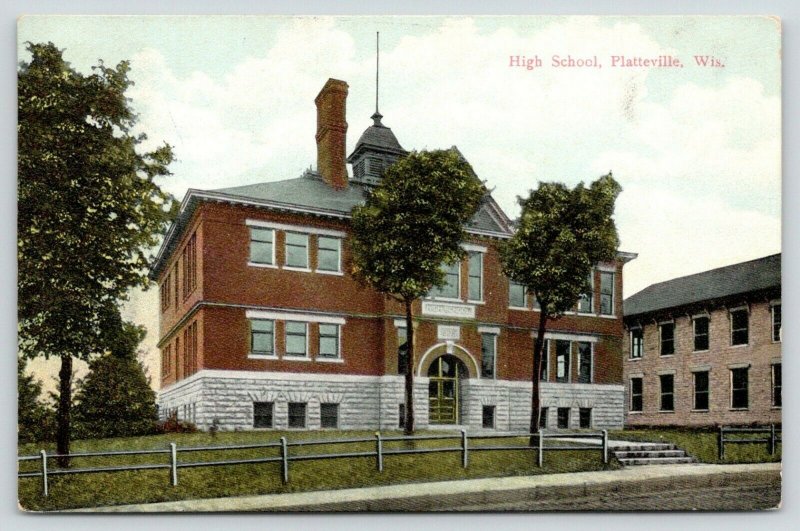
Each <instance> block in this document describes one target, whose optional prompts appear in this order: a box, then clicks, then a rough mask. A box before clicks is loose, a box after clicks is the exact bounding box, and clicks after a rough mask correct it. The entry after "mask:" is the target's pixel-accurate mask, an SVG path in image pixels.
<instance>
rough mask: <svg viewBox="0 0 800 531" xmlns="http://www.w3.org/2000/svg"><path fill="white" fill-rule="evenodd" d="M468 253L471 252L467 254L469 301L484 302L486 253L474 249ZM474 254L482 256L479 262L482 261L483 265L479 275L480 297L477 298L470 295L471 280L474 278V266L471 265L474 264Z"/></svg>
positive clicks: (481, 264)
mask: <svg viewBox="0 0 800 531" xmlns="http://www.w3.org/2000/svg"><path fill="white" fill-rule="evenodd" d="M468 253H469V254H468V255H467V302H473V303H482V302H484V300H483V278H484V275H483V269H484V263H483V255H484V253H483V252H481V251H474V250H473V251H468ZM473 256H478V257H480V260H479V263H480V266H481V270H480V275H478V282H479V286H478V290H479V291H480V297H479V298H477V299H473V298H471V297H470V289H469V284H470V280H471V279H472V278H473V275H472V267H471V266H472V257H473Z"/></svg>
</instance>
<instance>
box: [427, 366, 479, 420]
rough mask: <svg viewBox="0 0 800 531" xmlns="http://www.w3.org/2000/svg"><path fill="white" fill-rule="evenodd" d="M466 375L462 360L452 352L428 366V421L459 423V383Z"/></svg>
mask: <svg viewBox="0 0 800 531" xmlns="http://www.w3.org/2000/svg"><path fill="white" fill-rule="evenodd" d="M468 375H469V373H468V371H467V366H466V365H464V362H462V361H461V360H460V359H458V358H457V357H455V356H453V355H452V354H445V355H443V356H439V357H438V358H436V359H435V360H433V363H431V365H430V367H429V368H428V378H429V381H428V403H429V405H428V421H429V422H430V423H431V424H459V423H460V421H461V415H460V411H459V407H460V405H461V385H460V384H461V380H463V379H464V378H467V377H468Z"/></svg>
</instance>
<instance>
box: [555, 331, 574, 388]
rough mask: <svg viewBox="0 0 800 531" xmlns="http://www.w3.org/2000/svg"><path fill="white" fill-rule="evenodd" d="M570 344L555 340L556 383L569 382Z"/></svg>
mask: <svg viewBox="0 0 800 531" xmlns="http://www.w3.org/2000/svg"><path fill="white" fill-rule="evenodd" d="M570 346H571V345H570V342H569V341H563V340H561V339H557V340H556V381H557V382H561V383H564V382H569V358H570Z"/></svg>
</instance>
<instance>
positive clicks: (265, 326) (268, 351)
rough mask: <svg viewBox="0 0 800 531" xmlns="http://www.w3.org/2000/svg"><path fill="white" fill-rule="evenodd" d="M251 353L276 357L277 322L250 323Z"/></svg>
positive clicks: (254, 321)
mask: <svg viewBox="0 0 800 531" xmlns="http://www.w3.org/2000/svg"><path fill="white" fill-rule="evenodd" d="M250 352H251V353H253V354H262V355H265V356H274V355H275V321H267V320H263V319H252V320H251V321H250Z"/></svg>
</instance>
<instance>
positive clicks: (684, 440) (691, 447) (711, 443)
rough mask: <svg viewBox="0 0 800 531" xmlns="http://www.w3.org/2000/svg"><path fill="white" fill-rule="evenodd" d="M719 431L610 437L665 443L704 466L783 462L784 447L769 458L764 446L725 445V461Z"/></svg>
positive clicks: (633, 432) (613, 434)
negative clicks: (722, 458) (685, 453)
mask: <svg viewBox="0 0 800 531" xmlns="http://www.w3.org/2000/svg"><path fill="white" fill-rule="evenodd" d="M717 434H718V432H717V430H711V429H701V428H698V429H689V428H686V429H629V430H621V431H614V432H610V433H609V434H608V436H609V438H612V439H619V440H627V441H648V442H665V443H672V444H675V445H676V446H677V447H678V448H681V449H682V450H686V452H687V453H688V454H689V455H691V456H692V457H695V458H697V460H698V461H699V462H701V463H719V464H724V463H727V464H734V463H768V462H778V461H780V460H781V449H782V448H781V445H780V444H778V445H777V449H776V451H775V455H769V452H768V451H767V445H766V443H764V444H727V443H726V444H725V459H724V460H722V461H720V460H719V459H718V449H717ZM732 437H738V438H748V439H749V438H761V437H766V435H764V434H758V435H753V434H735V435H733V434H727V433H726V434H725V438H726V439H728V438H732Z"/></svg>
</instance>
